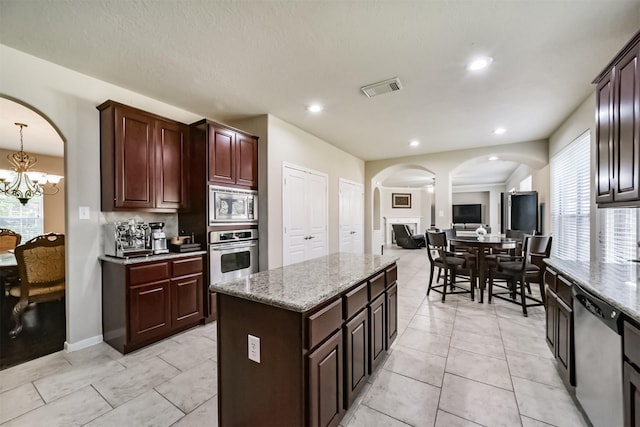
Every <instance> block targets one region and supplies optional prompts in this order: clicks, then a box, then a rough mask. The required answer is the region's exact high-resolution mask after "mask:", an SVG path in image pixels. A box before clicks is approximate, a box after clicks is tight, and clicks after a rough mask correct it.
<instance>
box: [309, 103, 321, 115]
mask: <svg viewBox="0 0 640 427" xmlns="http://www.w3.org/2000/svg"><path fill="white" fill-rule="evenodd" d="M307 110H308V111H309V112H310V113H319V112H320V111H322V110H324V107H323V106H322V105H320V104H311V105H309V106H308V107H307Z"/></svg>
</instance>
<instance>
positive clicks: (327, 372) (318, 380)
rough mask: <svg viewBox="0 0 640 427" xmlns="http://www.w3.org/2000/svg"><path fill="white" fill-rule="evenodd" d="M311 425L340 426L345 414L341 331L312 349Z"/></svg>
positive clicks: (310, 381)
mask: <svg viewBox="0 0 640 427" xmlns="http://www.w3.org/2000/svg"><path fill="white" fill-rule="evenodd" d="M307 358H308V366H309V425H310V426H311V427H319V426H337V425H338V423H339V422H340V420H341V419H342V416H343V415H344V412H345V410H344V405H343V398H342V391H343V385H342V384H343V382H342V378H343V376H342V358H343V354H342V332H341V331H338V332H336V333H335V334H333V335H332V336H331V338H329V339H328V340H327V341H326V342H325V343H324V344H322V345H321V346H320V347H318V348H317V349H316V350H314V351H313V352H311V353H309V355H308V356H307Z"/></svg>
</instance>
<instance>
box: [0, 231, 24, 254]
mask: <svg viewBox="0 0 640 427" xmlns="http://www.w3.org/2000/svg"><path fill="white" fill-rule="evenodd" d="M21 241H22V236H21V235H20V234H18V233H16V232H15V231H13V230H9V229H8V228H0V252H7V251H9V250H11V249H15V247H16V246H18V245H19V244H20V242H21Z"/></svg>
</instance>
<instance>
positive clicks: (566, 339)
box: [556, 299, 575, 385]
mask: <svg viewBox="0 0 640 427" xmlns="http://www.w3.org/2000/svg"><path fill="white" fill-rule="evenodd" d="M556 322H557V325H556V328H557V335H556V359H557V360H558V362H559V366H560V367H561V368H562V370H563V371H564V372H563V374H564V375H565V376H566V378H568V379H569V381H570V382H571V384H573V385H575V381H574V379H573V377H574V375H573V374H572V371H573V334H572V330H573V325H572V323H573V310H571V308H570V307H569V306H568V305H566V304H565V303H564V302H562V300H560V299H557V310H556Z"/></svg>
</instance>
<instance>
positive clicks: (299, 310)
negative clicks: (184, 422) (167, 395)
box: [210, 253, 397, 426]
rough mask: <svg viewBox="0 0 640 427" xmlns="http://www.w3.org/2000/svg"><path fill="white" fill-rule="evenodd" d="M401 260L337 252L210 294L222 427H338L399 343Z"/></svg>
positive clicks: (227, 285)
mask: <svg viewBox="0 0 640 427" xmlns="http://www.w3.org/2000/svg"><path fill="white" fill-rule="evenodd" d="M396 259H397V258H396V257H392V256H380V255H356V254H347V253H337V254H331V255H328V256H325V257H320V258H316V259H313V260H310V261H305V262H302V263H298V264H293V265H289V266H286V267H281V268H277V269H273V270H269V271H264V272H260V273H257V274H252V275H250V276H248V277H246V278H243V279H240V280H236V281H232V282H225V283H219V284H214V285H211V287H210V290H211V291H213V292H217V293H218V303H217V304H218V424H219V425H225V426H226V425H252V426H258V425H272V426H273V425H277V426H301V425H309V426H329V425H331V426H335V425H337V424H338V423H339V422H340V419H341V418H342V416H343V415H344V412H345V410H346V408H348V407H349V406H350V405H351V404H352V403H353V401H354V400H355V398H356V397H357V395H358V393H359V392H360V391H361V390H362V388H363V387H364V385H365V384H366V382H367V379H368V378H369V375H371V373H372V372H373V371H374V370H375V369H376V367H377V366H379V364H380V362H381V361H382V360H383V359H384V357H385V355H386V351H387V350H388V349H389V347H390V346H391V344H392V343H393V341H394V339H395V338H396V335H397V285H396V278H397V268H396Z"/></svg>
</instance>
